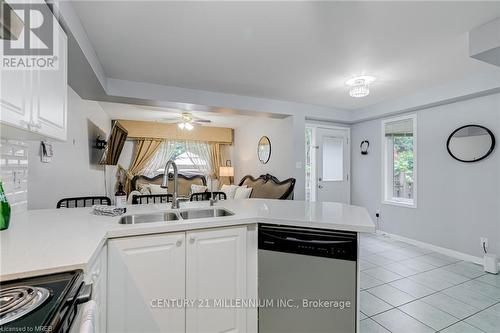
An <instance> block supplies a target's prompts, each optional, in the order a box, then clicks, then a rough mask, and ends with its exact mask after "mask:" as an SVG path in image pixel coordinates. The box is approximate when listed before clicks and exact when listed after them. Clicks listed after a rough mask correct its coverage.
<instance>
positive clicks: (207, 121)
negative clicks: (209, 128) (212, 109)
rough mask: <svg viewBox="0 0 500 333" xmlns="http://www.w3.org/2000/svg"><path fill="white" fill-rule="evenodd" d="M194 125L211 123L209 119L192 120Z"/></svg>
mask: <svg viewBox="0 0 500 333" xmlns="http://www.w3.org/2000/svg"><path fill="white" fill-rule="evenodd" d="M193 122H194V123H204V124H209V123H211V122H212V121H211V120H209V119H194V120H193Z"/></svg>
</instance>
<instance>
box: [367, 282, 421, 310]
mask: <svg viewBox="0 0 500 333" xmlns="http://www.w3.org/2000/svg"><path fill="white" fill-rule="evenodd" d="M368 292H369V293H370V294H372V295H375V296H377V297H378V298H380V299H382V300H383V301H385V302H387V303H389V304H391V305H393V306H400V305H403V304H405V303H408V302H411V301H413V300H415V297H414V296H411V295H410V294H407V293H405V292H404V291H401V290H399V289H397V288H394V287H391V286H390V285H388V284H384V285H382V286H378V287H375V288H372V289H369V290H368Z"/></svg>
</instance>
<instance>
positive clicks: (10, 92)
mask: <svg viewBox="0 0 500 333" xmlns="http://www.w3.org/2000/svg"><path fill="white" fill-rule="evenodd" d="M0 81H1V82H0V108H1V112H0V121H1V122H2V123H3V124H9V125H12V126H14V127H18V128H21V129H28V125H29V122H30V120H31V107H30V103H31V100H30V98H31V96H30V84H31V72H29V71H11V70H3V69H2V70H1V74H0Z"/></svg>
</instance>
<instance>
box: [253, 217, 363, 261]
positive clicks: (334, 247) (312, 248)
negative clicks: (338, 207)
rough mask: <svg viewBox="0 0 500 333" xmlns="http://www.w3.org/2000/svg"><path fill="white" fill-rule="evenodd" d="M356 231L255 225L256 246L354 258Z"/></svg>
mask: <svg viewBox="0 0 500 333" xmlns="http://www.w3.org/2000/svg"><path fill="white" fill-rule="evenodd" d="M357 245H358V244H357V234H356V233H355V232H349V231H335V230H325V229H316V228H303V227H290V226H283V225H271V224H259V249H261V250H269V251H278V252H287V253H296V254H303V255H308V256H316V257H325V258H334V259H342V260H350V261H356V260H357V248H358V246H357Z"/></svg>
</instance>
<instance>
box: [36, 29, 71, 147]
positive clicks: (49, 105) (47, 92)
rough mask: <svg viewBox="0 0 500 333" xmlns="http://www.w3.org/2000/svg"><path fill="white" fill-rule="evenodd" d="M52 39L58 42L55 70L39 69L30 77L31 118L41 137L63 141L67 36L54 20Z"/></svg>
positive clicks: (65, 114)
mask: <svg viewBox="0 0 500 333" xmlns="http://www.w3.org/2000/svg"><path fill="white" fill-rule="evenodd" d="M54 29H59V33H56V34H55V36H54V37H57V38H58V40H59V43H58V45H59V47H58V49H59V50H58V54H59V55H58V59H59V60H58V63H59V68H58V69H57V70H40V71H36V72H34V74H35V75H34V77H33V87H34V88H35V89H34V91H33V98H34V101H33V109H32V117H33V123H34V124H35V130H36V131H38V132H39V133H40V134H42V135H44V136H48V137H51V138H55V139H60V140H66V129H67V124H66V123H67V111H66V109H67V101H66V99H67V86H68V80H67V77H68V76H67V59H68V57H67V46H66V45H67V37H66V34H65V33H64V31H63V30H62V29H61V27H60V26H59V24H58V23H57V21H56V20H54Z"/></svg>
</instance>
